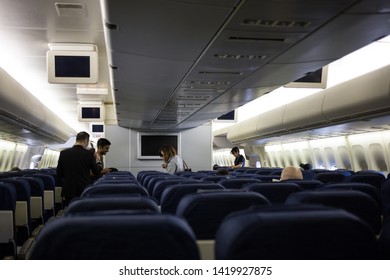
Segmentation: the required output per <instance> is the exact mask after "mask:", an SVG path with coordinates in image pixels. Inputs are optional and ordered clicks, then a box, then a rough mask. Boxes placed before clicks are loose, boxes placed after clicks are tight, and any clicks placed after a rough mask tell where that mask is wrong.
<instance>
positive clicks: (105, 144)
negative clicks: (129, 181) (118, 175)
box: [93, 138, 111, 181]
mask: <svg viewBox="0 0 390 280" xmlns="http://www.w3.org/2000/svg"><path fill="white" fill-rule="evenodd" d="M110 146H111V142H110V141H108V140H107V139H106V138H100V139H99V140H98V141H97V151H96V153H95V159H96V162H97V163H98V164H99V166H100V167H101V169H102V171H100V174H99V175H98V176H94V177H93V181H95V180H97V179H99V178H100V177H101V176H103V175H105V174H107V173H110V172H111V169H110V168H104V156H105V155H106V154H107V153H108V152H109V151H110Z"/></svg>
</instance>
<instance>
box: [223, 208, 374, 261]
mask: <svg viewBox="0 0 390 280" xmlns="http://www.w3.org/2000/svg"><path fill="white" fill-rule="evenodd" d="M376 245H377V244H376V237H375V233H374V232H373V231H372V229H371V228H370V227H369V226H368V225H367V223H365V222H363V221H362V220H361V219H359V218H358V217H356V216H355V215H352V214H350V213H348V212H346V211H345V210H342V209H336V208H328V207H324V206H311V205H274V206H270V207H262V208H252V209H250V210H245V211H240V212H236V213H234V214H231V215H229V216H228V217H227V218H226V219H225V220H224V221H223V223H222V224H221V226H220V228H219V229H218V232H217V234H216V238H215V257H216V259H241V260H245V259H252V260H286V259H291V260H337V259H375V258H376Z"/></svg>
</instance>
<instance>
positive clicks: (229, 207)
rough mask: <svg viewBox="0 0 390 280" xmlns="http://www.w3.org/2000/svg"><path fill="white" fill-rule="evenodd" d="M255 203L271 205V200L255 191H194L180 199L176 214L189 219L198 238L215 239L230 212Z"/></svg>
mask: <svg viewBox="0 0 390 280" xmlns="http://www.w3.org/2000/svg"><path fill="white" fill-rule="evenodd" d="M255 205H270V202H269V201H268V200H267V199H266V198H265V197H264V196H262V195H261V194H259V193H255V192H241V191H218V192H205V193H193V194H188V195H186V196H185V197H183V198H182V199H181V200H180V202H179V205H178V206H177V211H176V215H178V216H180V217H183V218H184V219H186V220H187V222H188V223H189V225H190V226H191V227H192V229H193V231H194V232H195V235H196V237H197V239H214V237H215V233H216V231H217V229H218V227H219V225H220V224H221V222H222V220H223V219H224V218H225V217H226V216H227V215H228V214H230V213H232V212H234V211H239V210H243V209H247V208H250V207H251V206H255Z"/></svg>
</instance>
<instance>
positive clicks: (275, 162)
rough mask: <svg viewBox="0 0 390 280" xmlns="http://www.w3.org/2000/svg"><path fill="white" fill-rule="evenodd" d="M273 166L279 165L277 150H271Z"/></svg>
mask: <svg viewBox="0 0 390 280" xmlns="http://www.w3.org/2000/svg"><path fill="white" fill-rule="evenodd" d="M271 166H278V163H277V160H276V153H275V152H271Z"/></svg>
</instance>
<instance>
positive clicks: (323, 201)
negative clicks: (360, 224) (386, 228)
mask: <svg viewBox="0 0 390 280" xmlns="http://www.w3.org/2000/svg"><path fill="white" fill-rule="evenodd" d="M286 204H319V205H324V206H329V207H335V208H340V209H344V210H345V211H348V212H349V213H351V214H353V215H356V216H357V217H359V218H360V219H362V220H363V221H365V222H366V223H367V224H369V225H370V226H371V227H372V229H373V230H374V232H375V233H376V234H379V232H380V230H381V226H382V216H381V215H382V211H381V208H380V207H379V205H378V203H377V202H376V201H375V200H374V199H373V198H372V197H371V196H369V195H368V194H365V193H363V192H360V191H357V190H321V191H320V190H319V191H305V192H300V193H294V194H291V195H290V196H289V197H288V198H287V200H286Z"/></svg>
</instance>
